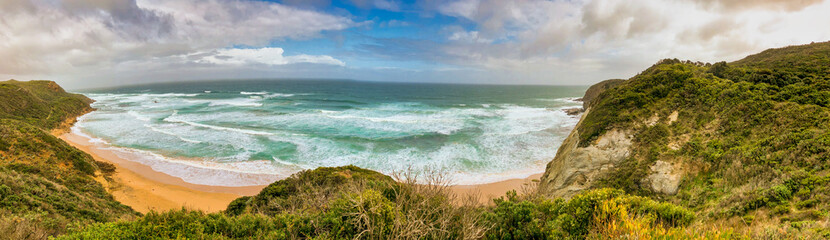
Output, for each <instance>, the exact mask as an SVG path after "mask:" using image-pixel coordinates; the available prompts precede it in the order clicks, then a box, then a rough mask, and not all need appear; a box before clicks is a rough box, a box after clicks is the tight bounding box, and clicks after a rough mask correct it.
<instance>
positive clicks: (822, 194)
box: [579, 42, 830, 237]
mask: <svg viewBox="0 0 830 240" xmlns="http://www.w3.org/2000/svg"><path fill="white" fill-rule="evenodd" d="M592 109H593V110H592V111H591V112H590V113H589V115H588V116H586V117H585V120H584V122H583V123H581V124H580V126H579V131H580V143H581V144H583V145H585V144H590V142H591V141H592V140H594V139H596V137H597V136H600V135H601V134H602V133H604V132H605V131H606V130H608V129H613V128H626V129H632V130H633V133H634V140H635V146H634V149H633V154H632V156H631V157H630V158H629V159H628V160H626V161H625V162H624V163H622V164H621V166H619V167H618V169H616V170H615V172H613V173H612V174H611V175H610V176H608V177H607V178H606V179H604V180H603V181H602V183H601V184H599V185H598V186H596V187H615V188H620V189H625V190H626V191H627V192H630V193H635V194H638V195H644V196H650V197H653V198H656V199H664V200H667V201H670V202H673V203H676V204H679V205H682V206H685V207H688V208H691V209H694V210H696V211H698V212H699V213H701V214H700V215H701V216H703V218H702V219H701V221H705V222H724V223H731V224H733V225H735V226H749V229H751V230H750V231H752V232H753V233H754V234H763V232H765V231H770V230H769V229H768V228H772V229H775V230H772V231H793V232H801V233H797V234H807V235H808V236H824V237H830V231H828V230H826V228H827V225H828V218H830V212H828V209H830V42H828V43H817V44H810V45H804V46H794V47H786V48H781V49H771V50H767V51H764V52H762V53H759V54H756V55H752V56H749V57H747V58H745V59H743V60H740V61H737V62H733V63H723V62H722V63H717V64H714V65H709V64H700V63H691V62H681V61H677V60H664V61H662V62H660V63H658V64H656V65H655V66H652V67H651V68H649V69H648V70H646V71H644V72H643V73H641V74H639V75H637V76H635V77H633V78H631V79H630V80H629V81H627V82H626V83H625V84H623V85H621V86H619V87H617V88H614V89H610V90H608V91H606V92H604V93H602V94H601V95H600V97H599V100H598V101H596V102H594V105H593V108H592ZM674 111H677V112H678V113H679V119H678V121H676V122H673V123H671V124H667V122H668V121H667V117H668V116H669V115H670V114H671V113H672V112H674ZM653 116H658V117H660V118H661V121H658V123H657V124H655V125H654V126H648V125H646V124H643V123H644V122H645V121H646V119H649V118H651V117H653ZM670 145H674V146H678V147H679V148H678V147H675V148H677V149H673V148H671V147H670ZM657 160H662V161H668V162H674V163H679V164H681V165H682V166H683V168H684V169H685V171H686V172H685V177H684V180H683V182H682V183H681V186H680V191H679V193H678V194H676V195H673V196H668V195H660V194H656V193H652V192H650V190H648V187H646V186H645V184H644V183H643V181H642V180H643V179H644V178H645V176H646V175H647V174H649V171H650V170H649V166H651V165H652V164H653V163H654V162H655V161H657Z"/></svg>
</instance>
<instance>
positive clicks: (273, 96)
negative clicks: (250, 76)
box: [265, 93, 294, 98]
mask: <svg viewBox="0 0 830 240" xmlns="http://www.w3.org/2000/svg"><path fill="white" fill-rule="evenodd" d="M293 96H294V94H290V93H273V94H268V95H265V98H287V97H293Z"/></svg>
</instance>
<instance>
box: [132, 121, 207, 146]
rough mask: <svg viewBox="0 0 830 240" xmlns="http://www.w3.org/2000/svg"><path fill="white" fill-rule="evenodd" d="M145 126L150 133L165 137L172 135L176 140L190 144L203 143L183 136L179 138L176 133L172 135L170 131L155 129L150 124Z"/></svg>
mask: <svg viewBox="0 0 830 240" xmlns="http://www.w3.org/2000/svg"><path fill="white" fill-rule="evenodd" d="M144 126H145V127H147V128H148V129H150V131H153V132H157V133H161V134H165V135H170V136H173V137H176V138H178V139H180V140H182V141H185V142H189V143H202V141H198V140H193V139H188V138H184V137H182V136H179V135H178V134H175V133H172V132H168V131H165V130H161V129H158V128H156V127H153V126H152V125H150V124H144Z"/></svg>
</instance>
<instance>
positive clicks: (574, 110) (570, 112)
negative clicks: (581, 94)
mask: <svg viewBox="0 0 830 240" xmlns="http://www.w3.org/2000/svg"><path fill="white" fill-rule="evenodd" d="M562 111H564V112H565V114H568V115H569V116H574V115H579V114H580V113H582V112H584V111H585V109H584V108H566V109H562Z"/></svg>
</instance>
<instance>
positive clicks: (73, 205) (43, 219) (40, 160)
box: [0, 81, 137, 239]
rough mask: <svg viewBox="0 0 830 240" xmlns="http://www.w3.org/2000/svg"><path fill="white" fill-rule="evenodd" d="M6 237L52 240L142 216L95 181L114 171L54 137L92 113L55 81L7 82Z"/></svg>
mask: <svg viewBox="0 0 830 240" xmlns="http://www.w3.org/2000/svg"><path fill="white" fill-rule="evenodd" d="M0 96H1V99H2V101H0V136H1V137H0V239H6V238H8V239H44V238H46V237H47V236H50V235H55V234H60V233H63V232H65V231H66V230H67V229H70V228H73V227H77V226H82V225H86V224H89V223H94V222H106V221H112V220H116V219H121V218H131V217H133V216H137V213H135V212H134V211H133V210H132V209H130V208H129V207H127V206H124V205H122V204H121V203H119V202H117V201H115V200H114V199H113V198H112V196H111V195H110V194H109V193H107V192H106V190H105V189H104V187H103V186H102V185H101V184H100V183H98V182H96V180H95V177H99V178H100V179H103V178H106V177H107V175H108V174H110V173H112V171H113V170H114V167H113V166H112V165H109V164H106V163H101V162H96V161H94V160H93V159H92V157H91V156H89V155H88V154H86V153H84V152H82V151H80V150H78V149H76V148H74V147H72V146H69V145H68V144H67V143H65V142H63V141H62V140H60V139H58V138H56V137H54V136H52V135H51V134H49V131H51V130H52V129H53V128H56V127H59V126H60V125H61V123H63V122H65V121H67V120H72V119H74V118H75V117H77V116H79V115H80V114H83V113H85V112H87V111H89V110H90V108H89V102H90V100H89V99H88V98H86V97H84V96H82V95H78V94H70V93H66V92H64V91H63V89H61V88H60V87H58V85H57V84H55V83H54V82H50V81H33V82H18V81H5V82H0Z"/></svg>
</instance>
